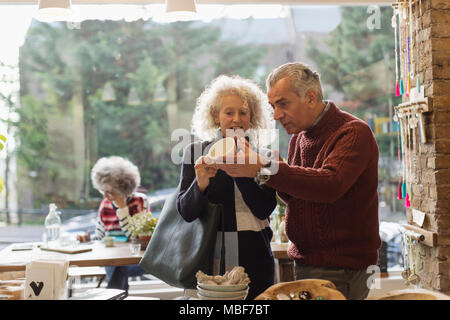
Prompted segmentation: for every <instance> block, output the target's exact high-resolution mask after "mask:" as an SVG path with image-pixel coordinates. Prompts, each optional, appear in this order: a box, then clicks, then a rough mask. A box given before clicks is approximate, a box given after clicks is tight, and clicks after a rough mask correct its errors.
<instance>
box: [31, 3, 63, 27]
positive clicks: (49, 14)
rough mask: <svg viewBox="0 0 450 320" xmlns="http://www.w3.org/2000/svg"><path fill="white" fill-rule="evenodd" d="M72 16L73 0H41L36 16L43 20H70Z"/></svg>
mask: <svg viewBox="0 0 450 320" xmlns="http://www.w3.org/2000/svg"><path fill="white" fill-rule="evenodd" d="M71 17H72V1H71V0H39V6H38V10H37V13H36V15H35V18H36V19H38V20H39V21H43V22H53V21H69V20H70V18H71Z"/></svg>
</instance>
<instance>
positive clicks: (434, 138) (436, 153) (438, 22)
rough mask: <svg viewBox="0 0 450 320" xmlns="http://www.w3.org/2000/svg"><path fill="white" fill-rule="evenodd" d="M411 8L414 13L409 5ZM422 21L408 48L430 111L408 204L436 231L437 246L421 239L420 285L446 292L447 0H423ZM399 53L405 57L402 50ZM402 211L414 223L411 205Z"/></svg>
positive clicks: (449, 213) (449, 186) (449, 286)
mask: <svg viewBox="0 0 450 320" xmlns="http://www.w3.org/2000/svg"><path fill="white" fill-rule="evenodd" d="M415 2H416V5H418V3H419V1H415ZM413 12H414V13H416V12H417V13H418V11H416V10H415V8H414V7H413ZM414 16H416V17H417V16H418V15H416V14H414ZM415 19H416V20H417V18H415ZM422 23H423V27H422V29H421V30H418V31H417V32H416V31H415V32H414V34H413V39H414V41H413V45H412V48H413V49H414V50H416V49H417V52H418V57H417V54H415V55H416V60H417V58H418V61H416V63H415V70H416V72H418V73H419V75H420V79H421V83H422V85H423V88H424V89H425V90H424V93H425V96H426V97H431V98H432V110H433V111H432V112H430V113H426V114H425V119H424V120H425V126H426V134H427V139H428V141H427V143H426V144H424V145H422V148H421V151H422V155H421V157H420V161H421V164H422V172H421V173H420V172H417V173H418V174H419V175H420V178H421V179H419V181H421V183H420V184H416V185H413V188H412V190H413V200H412V202H411V206H412V207H413V208H415V209H417V210H420V211H422V212H424V213H426V217H425V221H424V225H423V227H422V228H423V229H425V230H428V231H432V232H435V233H437V234H438V237H437V238H438V243H437V246H436V247H433V248H432V247H428V246H426V245H420V249H419V253H420V262H419V268H418V269H419V276H420V286H421V287H422V288H426V289H431V290H439V291H442V292H444V293H446V294H450V1H449V0H422ZM401 28H402V29H403V30H404V28H406V26H405V25H401ZM403 49H405V48H403ZM401 55H402V59H405V58H407V55H406V50H402V51H401ZM415 86H416V83H415V79H414V81H412V83H411V87H415ZM404 101H407V99H405V100H404ZM407 217H408V222H409V223H411V224H413V223H412V210H411V209H410V208H408V209H407Z"/></svg>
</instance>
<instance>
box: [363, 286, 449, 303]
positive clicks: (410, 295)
mask: <svg viewBox="0 0 450 320" xmlns="http://www.w3.org/2000/svg"><path fill="white" fill-rule="evenodd" d="M366 300H450V296H448V295H446V294H443V293H442V292H436V291H431V290H427V289H403V290H393V291H389V292H388V293H386V294H385V295H383V296H379V297H372V298H367V299H366Z"/></svg>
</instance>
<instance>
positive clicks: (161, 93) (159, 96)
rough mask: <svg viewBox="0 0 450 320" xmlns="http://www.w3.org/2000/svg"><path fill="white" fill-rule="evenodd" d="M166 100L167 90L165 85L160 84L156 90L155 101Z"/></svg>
mask: <svg viewBox="0 0 450 320" xmlns="http://www.w3.org/2000/svg"><path fill="white" fill-rule="evenodd" d="M166 100H167V93H166V90H165V89H164V87H163V85H162V84H160V85H159V86H158V87H157V88H156V90H155V97H154V101H155V102H161V101H166Z"/></svg>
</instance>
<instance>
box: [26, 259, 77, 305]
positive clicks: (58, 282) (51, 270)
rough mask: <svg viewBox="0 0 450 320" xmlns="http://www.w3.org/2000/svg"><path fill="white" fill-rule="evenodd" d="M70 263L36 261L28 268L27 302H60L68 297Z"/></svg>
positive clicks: (63, 261) (28, 265) (64, 261)
mask: <svg viewBox="0 0 450 320" xmlns="http://www.w3.org/2000/svg"><path fill="white" fill-rule="evenodd" d="M68 268H69V262H68V261H66V260H34V261H31V262H30V263H29V264H27V266H26V272H25V277H26V280H25V295H24V296H25V299H26V300H60V299H64V298H65V296H66V292H67V290H66V280H67V271H68Z"/></svg>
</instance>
